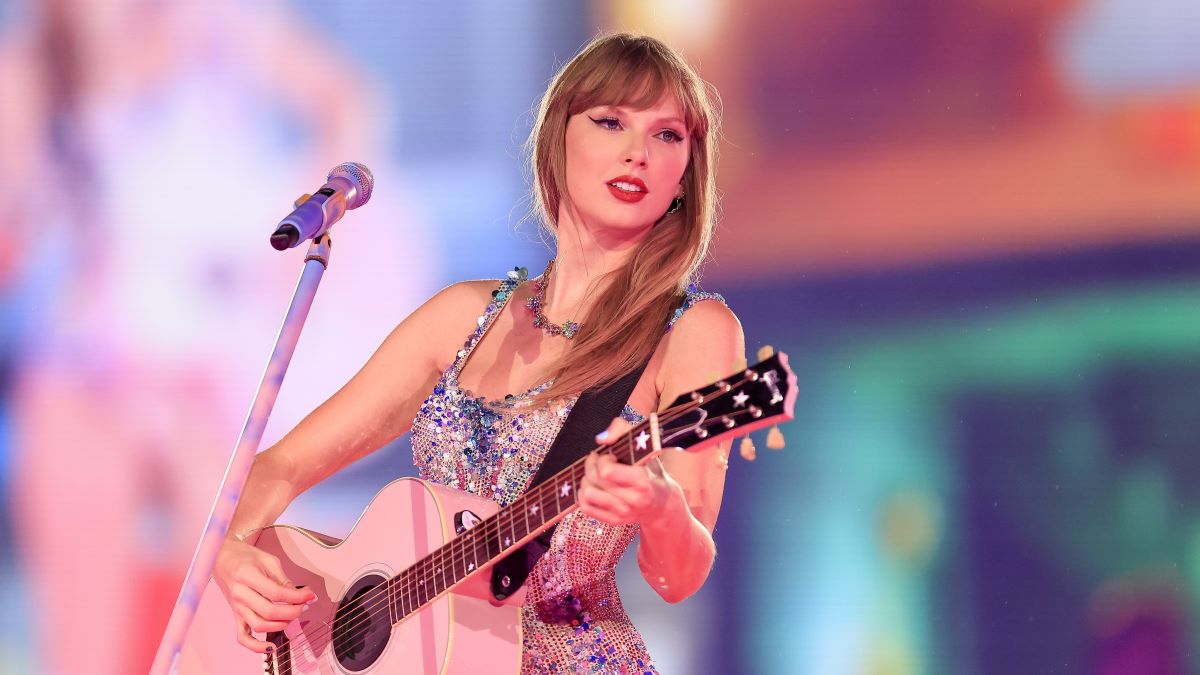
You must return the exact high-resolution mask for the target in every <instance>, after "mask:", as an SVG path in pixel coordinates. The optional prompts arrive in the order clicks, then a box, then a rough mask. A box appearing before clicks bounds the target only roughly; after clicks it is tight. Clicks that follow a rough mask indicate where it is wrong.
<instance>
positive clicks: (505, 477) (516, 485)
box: [412, 270, 725, 673]
mask: <svg viewBox="0 0 1200 675" xmlns="http://www.w3.org/2000/svg"><path fill="white" fill-rule="evenodd" d="M525 277H526V275H525V273H524V270H517V271H514V272H509V275H508V278H507V279H504V280H503V281H502V282H500V287H499V288H498V289H497V290H496V291H495V292H494V293H493V294H492V297H493V300H492V302H491V303H489V304H488V306H487V308H486V309H485V310H484V312H483V314H482V315H481V316H480V317H479V318H478V320H477V321H476V323H477V326H478V327H477V328H476V329H475V331H474V332H473V333H471V335H470V337H468V338H467V341H466V342H465V343H464V344H463V347H462V349H460V350H459V351H458V353H457V354H456V355H455V359H454V362H453V363H452V364H451V365H450V367H449V368H447V369H446V372H445V373H443V374H442V376H441V377H440V378H438V381H437V384H436V385H434V388H433V393H431V394H430V395H429V397H428V398H426V399H425V401H424V402H423V403H422V404H421V408H420V410H419V411H418V412H417V416H416V418H415V419H414V420H413V425H412V447H413V463H414V464H415V465H416V467H417V469H418V471H419V474H420V477H421V478H423V479H425V480H428V481H430V482H436V483H441V484H443V485H447V486H449V487H452V488H455V489H458V490H464V491H466V492H470V493H472V494H476V495H479V496H483V497H487V498H489V499H492V500H493V501H495V502H497V503H499V504H500V505H501V506H504V505H507V504H508V503H509V502H511V501H512V500H513V499H515V498H516V497H518V496H519V495H520V494H521V493H523V492H524V491H525V489H526V487H527V486H528V483H529V481H530V480H531V479H532V478H533V475H534V474H535V473H537V470H538V467H539V466H540V465H541V463H542V459H543V458H544V457H545V455H546V452H547V451H548V450H549V449H550V446H551V445H552V444H553V443H554V439H555V437H556V436H557V435H558V432H559V430H560V429H561V428H562V425H563V422H564V421H565V420H566V418H567V415H568V414H569V413H570V412H571V407H572V406H573V405H574V404H575V400H576V397H563V398H559V399H555V400H553V401H551V402H550V403H549V404H547V405H543V406H539V407H533V406H532V401H531V400H530V399H532V398H533V397H534V396H536V395H537V394H538V393H540V392H542V391H545V390H546V389H547V388H548V387H549V386H550V385H551V384H552V382H546V383H544V384H540V385H538V386H536V387H533V388H532V389H530V390H529V391H526V392H524V393H522V394H518V395H515V396H506V397H505V398H504V399H503V400H490V399H487V398H485V397H481V396H475V395H474V394H473V393H471V392H470V391H468V390H466V389H463V388H462V387H461V386H460V385H459V383H458V375H459V372H460V371H461V370H462V368H463V365H464V364H465V363H466V361H467V358H468V357H469V356H470V355H471V352H472V351H473V350H474V349H475V345H477V344H479V341H480V340H481V339H482V338H483V336H484V334H485V333H487V331H488V329H489V328H490V327H491V325H492V323H493V322H494V321H495V319H496V317H497V316H498V315H499V314H500V312H501V311H502V310H503V309H504V307H505V306H506V305H507V304H508V300H509V299H510V298H511V297H512V293H513V291H514V290H515V289H516V288H517V286H519V285H520V284H521V283H522V282H524V281H525ZM703 300H717V301H719V302H721V303H724V302H725V301H724V299H723V298H722V297H721V296H720V295H718V294H716V293H704V292H700V291H698V290H696V289H695V288H694V287H690V288H689V289H688V294H687V297H686V298H685V300H684V303H683V304H682V305H681V306H680V307H679V309H677V310H676V311H675V314H674V316H672V317H671V321H670V323H669V324H668V326H667V330H670V329H671V327H672V326H674V325H675V321H677V320H678V319H679V317H681V316H682V315H683V313H684V312H685V311H686V310H687V309H688V308H689V307H691V306H692V305H694V304H696V303H697V302H700V301H703ZM621 416H622V417H624V418H625V419H627V420H629V421H631V422H640V421H641V419H642V417H641V415H639V414H638V413H637V411H635V410H633V408H631V407H630V406H628V405H627V406H625V410H624V411H623V412H622V415H621ZM637 533H638V526H637V525H623V526H620V527H617V526H612V525H608V524H606V523H602V522H600V521H598V520H596V519H595V518H592V517H591V516H588V515H586V514H584V513H583V512H582V511H578V510H576V511H572V512H571V513H570V514H568V515H567V516H566V517H565V518H564V519H563V520H562V521H561V522H560V523H559V525H558V529H556V530H555V531H554V537H553V539H552V540H551V544H550V549H549V550H548V551H547V552H546V554H545V555H544V556H543V557H542V558H541V559H540V560H539V561H538V563H537V565H536V566H535V567H534V568H533V571H532V573H531V574H530V575H529V579H528V580H527V581H526V584H527V585H528V586H529V590H528V592H527V595H526V600H525V605H524V606H523V607H522V608H521V628H522V633H523V640H524V646H523V647H524V648H523V652H524V656H523V661H522V668H521V672H522V673H548V672H549V673H657V672H658V671H656V670H655V668H654V666H653V665H652V663H651V661H650V656H649V654H648V653H647V652H646V647H645V645H644V644H643V643H642V636H641V635H640V634H639V633H638V631H637V629H636V628H635V627H634V626H633V623H632V622H631V621H630V620H629V616H628V615H627V614H626V613H625V609H624V607H623V606H622V605H621V598H620V596H619V595H618V593H617V583H616V566H617V562H618V561H619V560H620V559H621V556H622V555H623V554H624V552H625V549H626V548H627V547H628V546H629V544H630V542H632V541H633V538H634V537H635V536H636V535H637Z"/></svg>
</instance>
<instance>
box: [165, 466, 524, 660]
mask: <svg viewBox="0 0 1200 675" xmlns="http://www.w3.org/2000/svg"><path fill="white" fill-rule="evenodd" d="M497 510H498V506H497V504H495V503H494V502H491V501H488V500H486V499H483V498H480V497H477V496H475V495H471V494H468V493H464V492H459V491H457V490H452V489H450V488H447V487H444V486H441V485H435V484H431V483H427V482H425V481H421V480H418V479H415V478H401V479H399V480H396V481H393V482H392V483H390V484H389V485H387V486H386V487H384V489H383V490H382V491H380V492H379V494H378V495H376V496H375V498H374V499H373V500H372V502H371V504H370V506H369V507H368V508H367V510H366V511H365V512H364V513H363V515H362V517H360V518H359V521H358V522H357V523H356V524H355V525H354V528H353V529H352V530H351V532H350V534H349V535H348V536H347V537H346V539H344V540H341V541H339V540H337V539H334V538H332V537H327V536H324V535H320V534H317V533H315V532H310V531H308V530H304V529H301V528H296V527H290V526H278V525H277V526H272V527H268V528H266V529H264V530H263V532H262V533H261V534H260V536H259V539H258V542H257V544H256V545H257V546H258V547H259V548H261V549H263V550H265V551H267V552H268V553H271V554H272V555H274V556H276V557H278V558H279V559H280V562H281V563H282V564H283V569H284V572H285V573H286V574H287V576H288V578H289V579H291V580H292V581H293V582H294V583H296V584H302V585H306V586H308V587H309V588H311V589H312V590H313V591H314V592H315V593H316V594H317V602H316V603H315V604H313V605H311V606H310V607H309V609H308V610H307V611H305V613H304V614H303V615H301V617H300V618H299V619H297V620H296V621H293V622H291V624H289V625H288V627H287V628H286V629H285V630H284V631H283V633H284V635H286V636H287V640H286V643H287V646H286V647H284V648H282V649H280V650H279V651H278V652H277V653H276V654H275V655H274V656H273V657H272V658H271V659H270V662H269V663H268V664H267V665H268V666H269V668H268V669H266V672H268V673H295V674H297V675H299V674H300V673H305V674H308V673H314V674H315V673H319V674H321V675H345V674H347V673H380V674H383V673H387V674H389V675H390V674H393V673H395V674H397V675H408V674H410V673H412V674H414V675H416V674H419V675H440V674H443V673H444V674H455V673H505V672H512V673H516V672H519V671H520V669H521V616H520V602H521V600H522V599H523V596H524V593H523V592H519V593H517V594H514V595H513V597H512V598H510V599H509V600H508V601H507V602H506V603H504V604H502V605H501V604H499V603H497V602H496V601H495V600H494V599H493V598H492V597H491V595H490V592H489V591H488V584H489V583H490V578H491V572H490V567H483V568H481V569H480V570H479V571H478V572H477V573H475V574H473V575H471V576H470V577H468V578H467V579H465V580H464V581H462V582H461V583H459V584H458V585H456V586H454V587H453V588H452V589H451V590H450V592H448V593H445V594H443V595H442V596H441V597H439V598H437V599H435V600H432V601H430V602H429V603H428V604H427V605H425V606H424V607H423V608H421V609H420V611H418V612H416V613H414V614H412V615H410V616H408V617H407V618H405V619H404V620H402V621H400V622H399V623H397V624H395V625H392V623H391V621H390V620H388V618H387V611H386V609H385V610H384V611H383V612H382V613H381V614H378V613H377V614H376V615H375V616H374V618H372V615H371V614H370V613H369V612H363V611H359V612H353V611H348V609H347V607H346V606H347V604H348V603H353V602H355V599H356V598H359V596H363V595H364V594H366V595H365V597H363V598H362V599H359V600H357V603H358V604H357V606H359V607H361V606H363V605H374V609H379V605H380V604H383V605H386V601H383V602H377V601H375V600H374V598H376V597H379V596H378V594H371V591H373V590H374V589H375V587H377V586H378V585H380V584H382V583H384V582H385V581H386V580H387V579H388V578H389V577H392V576H394V575H396V574H398V573H400V572H401V571H403V570H405V569H406V568H408V567H410V566H411V565H413V564H414V563H415V562H417V561H418V560H420V559H422V558H424V557H425V556H426V555H428V554H430V553H431V552H433V551H435V550H437V549H439V548H441V547H442V546H444V545H445V544H447V543H450V542H451V541H452V540H453V539H454V538H455V537H456V536H458V533H457V532H456V527H461V526H462V522H461V521H462V520H463V518H464V516H462V515H461V514H464V513H469V514H474V515H475V516H478V518H487V517H489V516H491V515H493V514H494V513H495V512H496V511H497ZM456 514H458V515H459V518H458V519H456V517H455V516H456ZM456 520H457V521H458V522H456ZM466 520H467V521H468V526H469V525H470V524H472V523H474V522H475V519H474V518H472V517H470V516H469V515H468V516H466ZM339 608H341V612H340V613H338V610H339ZM350 609H353V607H351V608H350ZM331 628H332V629H334V632H335V633H336V634H337V635H338V636H339V637H337V638H334V637H331ZM234 631H235V622H234V617H233V612H232V610H231V609H230V607H229V604H228V603H227V602H226V600H225V596H224V595H223V594H222V593H221V591H220V589H219V588H218V587H217V585H216V583H214V582H212V581H209V583H208V586H207V588H206V590H205V592H204V595H203V596H202V598H201V600H200V604H199V607H198V608H197V611H196V616H195V619H194V620H193V623H192V627H191V630H190V632H189V633H188V637H187V640H186V641H185V642H184V646H183V649H182V651H181V654H180V660H179V672H180V673H184V674H186V675H192V674H196V675H200V674H205V673H220V674H225V673H259V672H264V662H263V657H262V655H260V654H256V653H254V652H251V651H249V650H247V649H246V648H245V647H242V646H241V645H239V644H238V643H237V641H236V638H235V635H234ZM269 637H270V636H268V639H269Z"/></svg>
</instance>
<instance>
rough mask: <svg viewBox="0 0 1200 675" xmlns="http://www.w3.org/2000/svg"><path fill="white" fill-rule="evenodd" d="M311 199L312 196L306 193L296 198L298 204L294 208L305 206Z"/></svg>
mask: <svg viewBox="0 0 1200 675" xmlns="http://www.w3.org/2000/svg"><path fill="white" fill-rule="evenodd" d="M309 199H312V195H310V194H308V193H307V192H306V193H304V194H302V195H300V196H299V197H297V198H296V203H295V204H293V206H295V207H296V208H300V205H301V204H303V203H304V202H306V201H308V200H309Z"/></svg>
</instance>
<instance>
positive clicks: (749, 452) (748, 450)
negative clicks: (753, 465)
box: [738, 436, 758, 462]
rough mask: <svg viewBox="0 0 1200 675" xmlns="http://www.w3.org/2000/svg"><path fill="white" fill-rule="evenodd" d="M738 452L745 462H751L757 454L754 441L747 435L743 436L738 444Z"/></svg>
mask: <svg viewBox="0 0 1200 675" xmlns="http://www.w3.org/2000/svg"><path fill="white" fill-rule="evenodd" d="M738 454H739V455H741V456H742V459H744V460H746V461H747V462H753V461H754V458H755V457H757V456H758V453H757V452H756V451H755V450H754V441H752V440H750V437H749V436H746V437H745V438H743V439H742V442H741V444H740V445H738Z"/></svg>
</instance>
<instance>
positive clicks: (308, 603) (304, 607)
mask: <svg viewBox="0 0 1200 675" xmlns="http://www.w3.org/2000/svg"><path fill="white" fill-rule="evenodd" d="M311 606H312V603H311V602H306V603H304V606H303V607H301V608H300V613H301V614H303V613H305V612H307V611H308V608H309V607H311Z"/></svg>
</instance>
